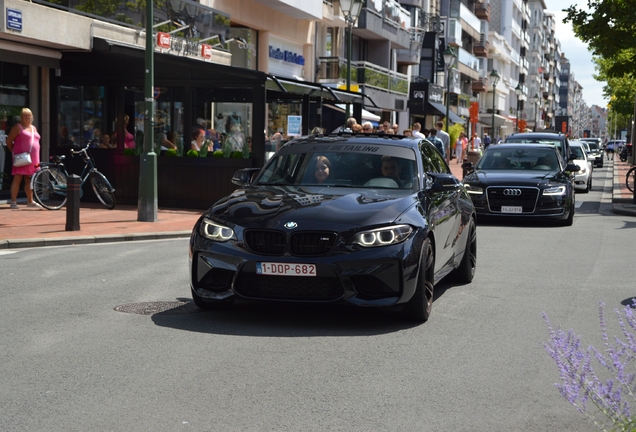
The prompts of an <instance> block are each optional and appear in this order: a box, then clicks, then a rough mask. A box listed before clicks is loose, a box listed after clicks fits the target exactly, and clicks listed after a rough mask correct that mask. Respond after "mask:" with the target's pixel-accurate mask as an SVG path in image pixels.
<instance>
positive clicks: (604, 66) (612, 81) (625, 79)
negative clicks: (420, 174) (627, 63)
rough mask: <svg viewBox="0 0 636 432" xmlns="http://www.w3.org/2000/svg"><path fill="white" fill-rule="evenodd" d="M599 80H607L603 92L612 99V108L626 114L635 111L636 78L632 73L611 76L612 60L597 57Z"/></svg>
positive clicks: (597, 75) (597, 77) (595, 61)
mask: <svg viewBox="0 0 636 432" xmlns="http://www.w3.org/2000/svg"><path fill="white" fill-rule="evenodd" d="M594 63H596V72H597V73H596V74H595V75H594V78H595V79H596V80H597V81H602V82H605V86H603V94H604V95H605V96H607V97H608V98H609V99H611V110H612V111H616V112H617V113H619V114H622V115H625V116H631V115H632V114H633V112H634V97H635V96H636V78H635V77H634V76H633V75H632V74H625V75H623V76H620V77H613V76H610V74H609V73H608V70H609V69H610V68H611V66H612V62H611V61H609V60H607V59H605V58H601V57H595V58H594Z"/></svg>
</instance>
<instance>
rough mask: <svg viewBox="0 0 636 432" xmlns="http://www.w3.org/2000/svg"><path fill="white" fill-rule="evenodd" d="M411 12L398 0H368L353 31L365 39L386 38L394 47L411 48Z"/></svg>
mask: <svg viewBox="0 0 636 432" xmlns="http://www.w3.org/2000/svg"><path fill="white" fill-rule="evenodd" d="M410 25H411V13H410V12H409V11H407V10H406V9H404V8H403V7H401V6H400V4H399V3H398V2H397V1H396V0H367V2H366V8H364V9H362V12H361V13H360V17H359V18H358V25H357V26H356V27H354V29H353V32H354V34H356V35H357V36H359V37H361V38H363V39H371V40H379V39H386V40H388V41H389V42H391V45H392V47H393V48H402V49H409V42H410V34H409V32H408V30H407V29H408V28H409V27H410Z"/></svg>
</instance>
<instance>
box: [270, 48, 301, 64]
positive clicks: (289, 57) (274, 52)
mask: <svg viewBox="0 0 636 432" xmlns="http://www.w3.org/2000/svg"><path fill="white" fill-rule="evenodd" d="M269 57H270V58H273V59H276V60H282V61H284V62H288V63H294V64H297V65H300V66H304V65H305V57H303V56H302V55H300V54H296V53H295V52H291V51H287V50H281V49H280V48H274V47H273V46H271V45H270V46H269Z"/></svg>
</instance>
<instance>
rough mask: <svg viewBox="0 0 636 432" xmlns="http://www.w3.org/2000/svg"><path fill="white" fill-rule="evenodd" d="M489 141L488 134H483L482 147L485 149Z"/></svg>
mask: <svg viewBox="0 0 636 432" xmlns="http://www.w3.org/2000/svg"><path fill="white" fill-rule="evenodd" d="M490 143H491V141H490V137H489V136H488V134H487V133H485V134H484V148H485V149H487V148H488V146H489V145H490Z"/></svg>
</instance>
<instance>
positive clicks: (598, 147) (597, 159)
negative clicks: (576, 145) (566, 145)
mask: <svg viewBox="0 0 636 432" xmlns="http://www.w3.org/2000/svg"><path fill="white" fill-rule="evenodd" d="M580 141H585V142H586V143H587V145H588V146H589V147H590V154H589V155H590V156H591V157H592V159H593V160H594V167H599V168H603V159H604V157H605V155H604V154H603V146H602V144H601V139H600V138H581V139H580Z"/></svg>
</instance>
